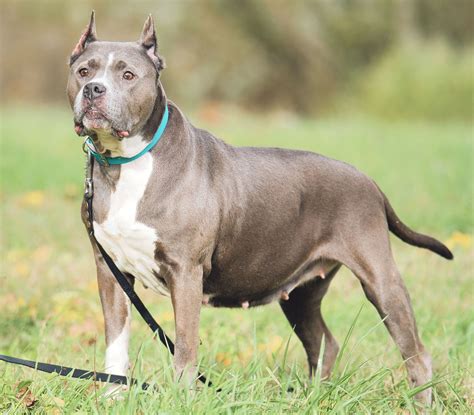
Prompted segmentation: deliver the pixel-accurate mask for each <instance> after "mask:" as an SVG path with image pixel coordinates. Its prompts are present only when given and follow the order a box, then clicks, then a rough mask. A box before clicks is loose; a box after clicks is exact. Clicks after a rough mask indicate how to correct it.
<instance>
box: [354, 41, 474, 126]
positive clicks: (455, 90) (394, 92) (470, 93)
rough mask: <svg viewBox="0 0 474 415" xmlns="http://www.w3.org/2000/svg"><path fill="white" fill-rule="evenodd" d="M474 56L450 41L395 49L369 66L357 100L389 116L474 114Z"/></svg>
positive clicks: (440, 117) (359, 107)
mask: <svg viewBox="0 0 474 415" xmlns="http://www.w3.org/2000/svg"><path fill="white" fill-rule="evenodd" d="M421 51H423V53H421ZM472 57H473V54H472V50H465V51H458V50H454V49H451V48H449V47H448V46H447V45H446V44H445V43H444V42H435V43H423V44H418V43H417V44H414V45H406V46H405V47H401V48H396V49H393V50H391V51H390V52H389V53H387V54H386V55H384V56H383V57H382V58H381V59H380V60H379V61H378V62H377V63H375V64H374V65H372V66H371V67H370V68H368V69H367V71H366V74H365V76H364V78H363V79H360V82H359V83H358V85H357V87H356V88H355V89H356V92H355V94H354V95H355V97H354V98H355V99H354V101H353V102H352V105H353V107H355V108H357V110H359V111H362V112H367V113H371V114H374V115H380V116H383V117H389V118H426V119H433V120H446V119H450V118H451V119H456V118H458V119H466V120H468V119H471V117H472V115H473V113H472V99H473V97H474V76H473V72H472V70H473V67H472Z"/></svg>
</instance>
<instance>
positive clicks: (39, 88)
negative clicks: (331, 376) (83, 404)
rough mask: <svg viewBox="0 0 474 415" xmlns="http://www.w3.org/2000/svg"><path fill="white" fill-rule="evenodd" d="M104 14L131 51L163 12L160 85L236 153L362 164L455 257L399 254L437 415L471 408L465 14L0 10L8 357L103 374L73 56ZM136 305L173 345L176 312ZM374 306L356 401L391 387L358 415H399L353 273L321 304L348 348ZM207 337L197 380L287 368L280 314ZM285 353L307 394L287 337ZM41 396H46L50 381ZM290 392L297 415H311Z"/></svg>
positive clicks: (29, 1) (395, 378)
mask: <svg viewBox="0 0 474 415" xmlns="http://www.w3.org/2000/svg"><path fill="white" fill-rule="evenodd" d="M92 9H95V10H96V20H97V31H98V36H99V38H100V39H104V40H119V41H129V40H135V39H138V37H139V34H140V32H141V29H142V25H143V22H144V21H145V18H146V16H147V15H148V14H149V13H152V14H153V16H154V19H155V24H156V29H157V35H158V41H159V50H160V53H161V55H162V56H164V58H165V60H166V62H167V69H165V70H164V71H163V74H162V81H163V85H164V87H165V90H166V91H167V94H168V97H169V98H171V99H172V100H173V101H174V102H175V103H176V104H178V105H179V106H180V107H181V108H182V109H183V110H184V111H185V113H186V115H187V116H188V117H189V118H190V119H191V121H192V122H193V123H194V124H195V125H197V126H199V127H203V128H206V129H208V130H210V131H211V132H212V133H214V134H215V135H216V136H218V137H222V138H224V139H225V140H226V141H227V142H229V143H231V144H234V145H252V146H272V147H291V148H299V149H306V150H311V151H316V152H318V153H322V154H324V155H327V156H330V157H333V158H337V159H340V160H344V161H346V162H348V163H351V164H353V165H355V166H356V167H357V168H359V169H360V170H362V171H363V172H365V173H367V174H368V175H369V176H370V177H372V178H374V179H375V181H376V182H377V183H378V184H379V186H380V187H381V189H383V191H384V192H385V193H386V194H387V196H388V197H389V199H390V201H391V203H392V205H393V206H394V208H395V210H396V211H397V213H398V215H399V216H400V217H401V218H402V220H403V221H404V222H406V223H407V224H408V225H410V226H411V227H413V228H414V229H416V230H418V231H421V232H425V233H429V234H432V235H434V236H435V237H437V238H439V239H440V240H442V241H443V242H445V243H446V244H447V245H448V246H449V247H450V248H451V249H452V250H453V251H454V255H455V261H454V262H447V261H444V260H442V259H440V258H439V257H436V256H435V255H434V254H431V253H429V252H426V251H424V250H419V249H415V248H413V247H410V246H407V245H405V244H403V243H401V242H400V241H398V240H397V239H395V238H392V241H393V245H394V249H393V250H394V255H395V258H396V261H397V263H398V265H399V267H400V270H401V273H402V275H403V276H404V279H405V281H406V284H407V286H408V289H409V292H410V294H411V297H412V299H413V306H414V309H415V314H416V316H417V320H418V324H419V327H420V333H421V336H422V338H423V339H424V342H425V345H426V346H427V348H428V350H430V351H431V353H432V355H433V357H434V363H435V367H434V369H435V373H436V375H437V376H441V377H442V379H441V378H440V379H438V380H437V381H436V382H435V383H436V396H437V400H436V402H437V403H436V405H440V406H439V408H441V409H440V412H439V413H441V412H444V411H445V410H446V411H447V412H448V413H468V412H469V409H470V408H472V402H474V397H473V393H472V376H471V375H472V373H473V370H474V365H473V356H472V339H473V335H474V323H473V321H474V315H473V310H472V302H473V292H474V286H473V281H474V278H473V269H474V252H473V237H472V235H473V229H474V218H473V212H474V209H473V200H474V187H473V186H474V180H473V177H474V170H473V164H474V163H473V157H474V148H473V145H474V144H473V143H474V137H473V123H472V121H473V120H472V116H473V94H474V79H473V72H474V71H473V51H474V44H473V42H474V39H473V31H474V22H473V20H474V11H473V1H472V0H238V1H237V0H235V1H234V0H195V1H191V0H189V1H185V0H173V1H172V0H154V1H145V0H142V1H133V2H132V1H123V0H115V1H100V0H95V1H88V0H81V1H78V0H76V1H63V0H34V1H33V0H1V1H0V138H1V143H0V221H1V223H0V310H2V318H1V319H0V353H6V354H12V355H20V356H22V357H26V358H30V357H34V356H36V357H38V358H39V359H42V360H47V361H52V362H64V363H66V364H68V365H71V366H74V365H77V366H79V367H88V366H87V365H90V362H92V361H95V359H96V354H97V364H98V366H100V365H101V363H102V357H103V350H104V342H103V334H102V333H103V331H102V314H101V308H100V303H99V300H98V296H97V286H96V282H95V266H94V263H93V258H92V252H91V249H90V244H89V241H88V238H87V235H86V232H85V230H84V228H83V225H82V223H81V220H80V214H79V209H80V203H81V198H82V180H83V165H84V155H83V153H82V151H81V140H80V139H79V138H77V137H76V135H75V133H74V131H73V121H72V114H71V111H70V109H69V104H68V103H67V100H66V95H65V89H66V80H67V76H68V71H69V69H68V66H67V61H68V57H69V54H70V52H71V51H72V49H73V47H74V45H75V44H76V42H77V40H78V39H79V36H80V34H81V32H82V31H83V30H84V28H85V26H86V24H87V23H88V20H89V16H90V12H91V10H92ZM157 174H159V172H157ZM138 290H139V292H140V294H141V295H143V298H144V300H145V302H146V304H147V305H150V307H151V311H152V313H153V314H154V315H155V316H156V317H157V319H158V321H159V322H160V323H163V324H164V326H165V329H166V330H167V331H168V332H169V334H170V336H171V337H173V330H174V325H173V314H172V309H171V305H170V302H169V301H168V299H165V298H163V297H159V296H156V295H154V294H153V293H151V292H149V291H146V292H143V290H142V289H141V287H138ZM45 299H46V300H47V301H45ZM361 306H363V309H362V312H361V314H360V318H359V320H358V322H357V325H356V327H355V329H354V332H353V333H354V334H353V339H351V341H350V342H349V344H350V345H351V347H352V346H354V347H355V349H353V350H352V352H351V353H352V355H351V358H353V359H354V361H355V362H358V363H361V362H365V361H366V359H367V353H366V352H367V350H370V351H371V354H370V358H371V359H372V360H371V361H370V363H369V366H364V368H363V369H361V370H359V371H358V372H357V375H356V376H355V377H353V378H351V382H352V383H351V384H352V385H354V384H357V382H358V381H361V382H365V380H364V379H366V377H367V376H370V375H371V374H373V373H374V368H377V369H378V368H381V367H389V368H390V370H391V371H390V372H387V373H389V374H390V375H389V378H384V379H383V380H382V381H381V383H380V384H374V386H373V388H374V391H373V394H367V395H366V394H365V393H364V396H363V397H362V396H361V397H360V402H361V405H362V406H361V407H358V408H357V409H354V410H353V411H352V412H367V411H369V412H373V413H391V412H396V411H395V410H393V409H394V408H398V406H397V405H398V403H399V402H405V401H406V400H407V399H408V398H406V396H408V395H407V392H406V386H404V385H406V384H405V383H403V382H404V379H405V375H404V372H403V368H402V366H401V360H400V357H399V354H398V352H397V350H396V349H395V347H394V344H393V342H392V341H391V339H390V338H389V336H388V335H387V333H386V331H385V329H384V327H383V326H381V325H380V324H379V318H378V316H377V315H376V313H375V312H374V310H373V309H372V308H371V307H370V305H368V302H367V301H366V300H365V298H364V296H363V294H362V291H361V289H360V286H359V284H358V281H357V279H356V278H353V276H352V275H351V274H350V273H349V272H347V270H343V271H342V272H341V273H340V274H339V275H338V278H337V279H335V281H334V282H333V283H332V286H331V289H330V291H329V293H328V296H327V299H325V301H324V302H323V312H324V314H325V315H326V316H327V318H326V320H327V323H328V326H329V327H331V328H332V330H333V332H334V334H335V336H336V338H338V340H339V342H340V343H341V342H342V339H344V337H345V335H346V334H347V330H348V328H349V327H350V326H351V324H353V321H354V316H355V315H356V314H357V312H358V310H360V308H361ZM377 324H379V325H377ZM374 327H375V328H374ZM201 328H202V329H201V336H202V341H203V344H204V346H202V348H205V349H204V350H206V353H203V350H201V352H200V353H201V356H202V357H203V358H204V363H203V364H204V367H207V368H209V367H215V369H216V371H217V372H219V373H222V372H223V371H224V370H228V371H230V372H231V373H232V376H231V377H233V376H234V375H235V376H237V374H238V376H241V378H242V379H244V378H245V379H247V378H248V379H250V382H251V383H252V382H253V380H252V379H253V378H252V375H251V372H249V369H248V364H249V361H251V359H252V358H253V359H256V361H258V362H259V363H258V364H263V365H264V366H265V367H266V365H268V366H269V367H272V368H273V367H277V366H278V365H280V364H282V362H283V361H285V358H286V352H285V342H286V339H287V338H288V336H289V332H290V329H289V326H288V324H287V322H286V321H285V319H284V317H283V316H282V314H281V313H280V312H279V310H278V305H277V304H272V305H270V306H268V307H265V308H257V309H252V310H248V311H247V312H245V313H239V312H237V311H233V310H222V311H219V313H215V311H214V310H203V312H202V324H201ZM133 330H134V333H135V335H134V338H133V341H132V359H133V356H136V353H137V351H138V349H139V348H140V347H141V344H142V343H143V341H144V340H145V339H149V336H148V332H147V331H146V327H143V324H142V322H141V321H139V319H135V320H134V322H133ZM251 339H253V341H254V343H252V340H251ZM359 339H361V341H360V342H359V343H358V342H357V341H358V340H359ZM357 345H359V346H358V347H356V346H357ZM151 349H152V350H150V351H149V352H147V356H146V359H144V361H143V367H144V371H145V372H146V373H152V372H153V373H156V371H158V372H159V371H160V370H161V368H162V367H163V359H164V357H163V354H162V353H160V352H161V350H156V348H155V347H152V348H151ZM283 355H284V356H285V357H283ZM288 355H289V358H288V362H290V361H291V362H297V364H298V368H299V369H298V370H299V371H300V372H298V373H300V375H301V378H303V377H305V374H304V372H305V370H306V369H305V357H304V354H303V351H302V348H301V347H300V345H299V344H298V342H297V341H296V340H295V339H294V338H292V339H291V342H290V346H289V349H288ZM160 356H161V357H160ZM252 356H253V357H252ZM160 359H161V360H160ZM156 362H159V363H158V364H157V363H156ZM160 362H161V363H160ZM215 365H217V366H215ZM351 367H353V366H351ZM2 370H3V371H2ZM262 370H263V373H267V372H266V369H262ZM0 371H2V372H1V373H2V376H0V390H2V396H0V411H2V410H3V411H5V410H6V409H7V408H10V406H9V405H10V403H12V405H17V404H18V403H17V398H16V391H15V387H14V385H15V382H16V380H17V379H18V378H19V377H20V375H21V376H23V372H21V373H19V370H18V369H15V368H12V367H10V366H8V367H6V366H5V365H3V366H2V365H0ZM25 376H26V374H25ZM443 376H444V377H443ZM215 377H216V376H214V378H215ZM241 378H239V381H238V382H241V381H243V380H242V379H241ZM34 379H35V382H36V383H34V385H41V384H42V383H41V382H43V380H44V379H46V378H44V377H42V376H41V375H35V376H34ZM261 379H264V378H261ZM354 379H355V380H354ZM263 381H264V382H266V380H263ZM268 382H269V384H272V382H273V380H272V378H270V377H269V378H268ZM366 384H367V385H369V384H370V382H369V383H366ZM50 385H51V383H49V384H48V386H47V387H45V388H44V390H50V388H51V386H50ZM54 385H56V386H54V387H55V388H56V389H55V391H56V392H54V393H55V394H56V395H55V396H56V397H61V396H62V400H64V401H66V402H68V405H69V402H70V401H71V400H70V399H68V398H66V397H65V396H64V395H63V390H64V388H65V387H64V385H63V384H62V383H60V381H59V380H58V381H57V382H56V383H54ZM36 387H37V388H40V386H36ZM295 388H296V389H297V390H298V392H295V394H294V396H295V397H296V398H298V399H296V398H295V402H296V401H298V402H305V399H303V396H304V392H303V391H302V390H300V389H301V388H300V389H298V388H299V387H297V386H295ZM266 390H267V391H268V390H272V389H271V388H270V389H266ZM381 391H385V392H383V393H382V392H381ZM52 393H53V392H52ZM81 393H82V392H81ZM269 393H270V392H269ZM272 393H273V392H272ZM351 393H356V394H357V393H359V392H357V391H354V390H352V391H351V390H350V389H348V394H349V395H350V394H351ZM80 396H81V399H82V396H83V395H80ZM232 396H234V395H232ZM272 396H273V398H274V401H275V402H279V401H281V395H280V392H278V391H277V392H276V393H275V394H274V395H271V393H270V394H269V395H268V396H266V397H268V399H270V398H271V397H272ZM240 398H241V399H242V401H247V400H248V396H240ZM299 398H301V399H299ZM379 398H380V399H381V400H382V401H384V402H392V403H391V404H390V405H392V407H391V409H392V410H387V408H385V407H384V408H382V406H380V407H377V406H372V405H374V402H377V400H378V399H379ZM235 399H239V397H238V396H237V398H235ZM348 399H349V400H352V401H354V399H353V396H352V395H351V397H350V398H348ZM163 401H164V402H166V399H163ZM339 401H340V400H339V398H338V399H336V400H335V402H339ZM5 402H6V403H5ZM171 402H173V399H171ZM215 402H220V400H219V399H215ZM357 402H359V398H358V400H357ZM2 405H3V406H2ZM71 405H73V404H71ZM381 405H382V404H381ZM369 407H370V408H372V410H368V409H367V408H369ZM66 409H67V410H66ZM66 409H65V410H66V412H74V411H77V410H78V408H77V407H74V406H70V407H67V408H66ZM82 409H84V408H82ZM93 410H94V411H96V409H93ZM90 411H92V409H91V410H86V412H90ZM137 411H138V410H137ZM140 411H142V410H141V409H140ZM225 411H228V409H223V410H221V411H220V413H222V412H225ZM302 411H303V409H302V410H301V411H300V412H302ZM145 412H146V411H145ZM171 412H173V411H171ZM184 412H186V413H189V412H193V411H183V413H184ZM204 412H205V411H204ZM268 412H269V413H270V412H272V410H270V409H268ZM273 412H274V413H280V412H281V410H280V409H278V408H273ZM336 412H337V411H336ZM339 412H343V411H339ZM410 412H413V411H410ZM206 413H207V412H206Z"/></svg>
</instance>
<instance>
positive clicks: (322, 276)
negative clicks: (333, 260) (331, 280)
mask: <svg viewBox="0 0 474 415" xmlns="http://www.w3.org/2000/svg"><path fill="white" fill-rule="evenodd" d="M319 277H320V278H321V279H322V280H324V279H325V278H326V274H325V273H324V272H321V274H320V275H319Z"/></svg>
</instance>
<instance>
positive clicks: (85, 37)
mask: <svg viewBox="0 0 474 415" xmlns="http://www.w3.org/2000/svg"><path fill="white" fill-rule="evenodd" d="M96 40H97V33H96V30H95V11H94V10H92V13H91V19H90V21H89V25H88V26H87V27H86V29H85V30H84V32H83V33H82V35H81V37H80V38H79V42H77V45H76V46H75V47H74V50H73V51H72V53H71V57H70V58H69V65H72V64H73V63H74V61H75V60H76V59H77V58H78V57H79V56H80V55H81V54H82V53H83V52H84V50H85V49H86V47H87V45H88V44H89V43H92V42H95V41H96Z"/></svg>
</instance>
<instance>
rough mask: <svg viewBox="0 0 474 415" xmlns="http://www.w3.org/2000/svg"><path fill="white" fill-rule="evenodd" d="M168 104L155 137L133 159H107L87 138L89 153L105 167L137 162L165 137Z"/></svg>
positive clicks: (86, 143) (86, 144) (85, 142)
mask: <svg viewBox="0 0 474 415" xmlns="http://www.w3.org/2000/svg"><path fill="white" fill-rule="evenodd" d="M168 116H169V112H168V104H167V105H166V106H165V111H164V112H163V117H162V118H161V121H160V125H159V126H158V129H157V130H156V133H155V135H154V136H153V138H152V140H151V141H150V143H149V144H148V145H147V146H146V147H145V148H144V149H143V150H142V151H140V152H139V153H138V154H135V155H134V156H132V157H106V156H104V155H103V154H100V153H99V152H98V151H97V149H96V147H95V145H94V142H93V141H92V139H91V138H90V137H87V138H86V140H85V141H84V144H85V146H87V149H88V151H89V152H90V153H91V154H92V155H93V156H94V158H95V159H96V160H97V161H98V162H99V163H100V164H102V165H104V166H109V165H114V164H125V163H130V162H131V161H133V160H136V159H138V158H140V157H141V156H143V155H144V154H146V153H148V152H149V151H150V150H151V149H152V148H153V147H155V146H156V144H157V143H158V141H160V138H161V136H162V135H163V133H164V131H165V128H166V125H167V124H168Z"/></svg>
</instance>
